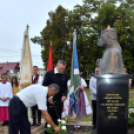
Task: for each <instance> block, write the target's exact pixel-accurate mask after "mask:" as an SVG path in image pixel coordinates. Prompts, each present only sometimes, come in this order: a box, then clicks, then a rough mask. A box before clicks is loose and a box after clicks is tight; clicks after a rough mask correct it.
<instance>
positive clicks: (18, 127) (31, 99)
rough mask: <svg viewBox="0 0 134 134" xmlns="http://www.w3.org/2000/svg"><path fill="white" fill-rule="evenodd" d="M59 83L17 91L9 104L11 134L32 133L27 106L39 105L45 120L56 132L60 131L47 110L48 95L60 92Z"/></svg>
mask: <svg viewBox="0 0 134 134" xmlns="http://www.w3.org/2000/svg"><path fill="white" fill-rule="evenodd" d="M37 89H38V90H37ZM59 90H60V88H59V86H58V85H57V84H50V85H49V86H48V87H44V86H41V85H38V84H35V85H31V86H28V87H26V88H24V90H22V91H21V92H19V93H17V94H16V95H15V96H14V97H13V98H12V99H11V101H10V105H9V117H10V122H9V134H19V131H20V134H31V132H30V123H29V121H28V116H27V107H32V106H34V105H38V108H39V109H40V110H41V112H42V114H43V115H44V118H45V120H46V121H47V122H48V123H49V124H50V125H51V126H52V127H53V129H54V130H55V132H57V133H58V132H59V131H60V127H58V126H56V125H55V123H54V122H53V121H52V118H51V116H50V115H49V114H48V112H47V105H46V104H47V96H48V97H50V96H54V95H56V94H57V93H58V92H59Z"/></svg>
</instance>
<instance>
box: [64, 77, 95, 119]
mask: <svg viewBox="0 0 134 134" xmlns="http://www.w3.org/2000/svg"><path fill="white" fill-rule="evenodd" d="M67 85H68V89H70V85H71V80H69V81H68V82H67ZM81 87H87V84H86V82H85V80H84V79H83V78H81ZM83 92H84V97H85V103H86V106H85V107H86V113H87V115H88V114H90V113H92V108H91V106H90V104H89V101H88V98H87V95H86V92H85V91H83ZM68 106H69V98H68V99H67V100H66V101H65V102H64V104H63V112H62V118H65V117H66V116H68Z"/></svg>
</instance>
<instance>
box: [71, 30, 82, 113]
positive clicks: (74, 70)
mask: <svg viewBox="0 0 134 134" xmlns="http://www.w3.org/2000/svg"><path fill="white" fill-rule="evenodd" d="M79 86H80V82H79V64H78V54H77V34H76V31H74V38H73V52H72V63H71V86H70V90H69V106H70V107H71V108H72V109H73V112H74V115H76V114H77V103H78V100H79Z"/></svg>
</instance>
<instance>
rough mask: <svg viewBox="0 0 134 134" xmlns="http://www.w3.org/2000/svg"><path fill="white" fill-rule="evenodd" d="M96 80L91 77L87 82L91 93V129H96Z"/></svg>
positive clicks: (97, 71)
mask: <svg viewBox="0 0 134 134" xmlns="http://www.w3.org/2000/svg"><path fill="white" fill-rule="evenodd" d="M95 74H99V68H98V67H96V68H95ZM96 82H97V80H96V78H95V77H94V76H92V77H91V79H90V82H89V89H90V91H91V93H92V97H91V99H92V109H93V127H92V129H95V128H96V120H97V119H96V112H97V111H96V108H97V105H96V104H97V87H96Z"/></svg>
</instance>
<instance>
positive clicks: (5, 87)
mask: <svg viewBox="0 0 134 134" xmlns="http://www.w3.org/2000/svg"><path fill="white" fill-rule="evenodd" d="M1 81H2V82H1V83H0V122H3V123H2V126H5V125H8V123H9V114H8V107H9V102H10V100H11V98H12V97H13V92H12V86H11V84H10V83H9V82H8V81H7V75H6V74H2V75H1Z"/></svg>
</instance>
